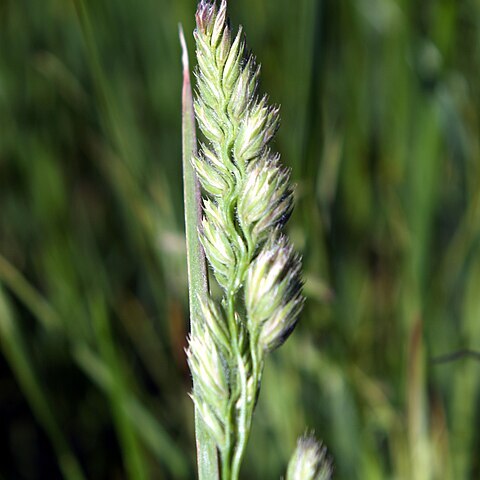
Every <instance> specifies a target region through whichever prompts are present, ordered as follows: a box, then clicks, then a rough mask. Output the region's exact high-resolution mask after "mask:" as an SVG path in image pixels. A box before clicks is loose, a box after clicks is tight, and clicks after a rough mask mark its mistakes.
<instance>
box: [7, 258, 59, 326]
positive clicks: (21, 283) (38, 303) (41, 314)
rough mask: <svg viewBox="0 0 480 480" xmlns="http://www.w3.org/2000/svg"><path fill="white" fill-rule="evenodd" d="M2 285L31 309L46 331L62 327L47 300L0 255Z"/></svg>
mask: <svg viewBox="0 0 480 480" xmlns="http://www.w3.org/2000/svg"><path fill="white" fill-rule="evenodd" d="M0 283H3V284H4V285H6V286H7V287H8V288H9V289H10V290H11V291H12V292H14V293H15V295H16V296H17V297H18V298H19V299H20V300H21V301H22V302H23V303H24V304H25V305H26V306H27V307H28V308H29V309H30V311H31V312H32V313H33V314H34V315H35V316H36V317H37V319H38V320H39V321H40V323H42V325H43V326H44V327H45V329H47V330H48V329H50V328H54V327H60V326H61V324H62V322H61V321H60V319H59V318H58V316H57V314H56V313H55V312H54V311H53V310H52V309H51V308H50V305H49V304H48V303H47V302H46V301H45V299H44V298H43V297H42V296H41V295H39V294H38V292H37V291H36V290H35V289H34V288H32V286H31V285H30V284H29V283H28V282H27V280H26V279H25V278H24V277H23V275H22V274H21V273H20V272H19V271H18V270H17V269H16V268H15V267H14V266H13V265H12V264H11V263H10V262H9V261H8V260H7V259H6V258H5V257H3V255H1V254H0Z"/></svg>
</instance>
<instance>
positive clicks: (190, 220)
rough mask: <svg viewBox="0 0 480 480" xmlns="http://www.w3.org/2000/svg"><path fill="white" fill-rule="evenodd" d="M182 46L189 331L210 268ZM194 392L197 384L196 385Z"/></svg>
mask: <svg viewBox="0 0 480 480" xmlns="http://www.w3.org/2000/svg"><path fill="white" fill-rule="evenodd" d="M180 42H181V44H182V63H183V90H182V147H183V182H184V201H185V234H186V238H187V265H188V292H189V303H190V328H191V330H192V331H194V330H195V328H198V322H199V318H200V305H199V298H201V297H205V296H206V294H207V289H208V284H207V266H206V263H205V255H204V253H203V249H202V246H201V244H200V240H199V238H198V228H199V225H200V219H201V216H202V208H201V196H200V185H199V183H198V180H197V178H196V175H195V172H194V170H193V166H192V163H191V160H192V157H193V156H194V155H195V154H196V152H197V138H196V135H195V116H194V112H193V98H192V87H191V84H190V71H189V64H188V51H187V45H186V42H185V36H184V34H183V29H182V27H181V26H180ZM193 388H194V389H195V385H194V386H193ZM196 410H197V409H195V433H196V442H197V461H198V478H199V479H200V480H215V479H216V478H218V477H219V474H218V459H217V451H216V447H215V443H214V442H213V440H212V439H211V438H210V436H209V435H208V433H207V431H206V428H205V426H204V425H203V421H202V420H201V418H200V415H199V414H198V412H197V411H196Z"/></svg>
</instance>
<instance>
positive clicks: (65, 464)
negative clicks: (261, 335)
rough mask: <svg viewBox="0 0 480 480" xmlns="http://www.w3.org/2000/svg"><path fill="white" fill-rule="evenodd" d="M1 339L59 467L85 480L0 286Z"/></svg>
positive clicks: (70, 478)
mask: <svg viewBox="0 0 480 480" xmlns="http://www.w3.org/2000/svg"><path fill="white" fill-rule="evenodd" d="M0 339H1V344H0V345H1V348H2V350H3V352H4V355H5V358H6V359H7V361H8V363H9V365H10V368H11V369H12V371H13V373H14V375H15V377H16V379H17V381H18V383H19V385H20V388H21V389H22V391H23V393H24V394H25V397H26V398H27V401H28V403H29V405H30V407H31V409H32V411H33V413H34V415H35V416H36V418H37V420H38V421H39V423H40V424H41V425H42V426H43V428H44V429H45V432H46V433H47V435H48V436H49V438H50V441H51V442H52V446H53V449H54V451H55V453H56V455H57V460H58V465H59V467H60V470H61V472H62V474H63V476H64V478H65V479H66V480H84V478H85V477H84V476H83V473H82V470H81V468H80V465H79V464H78V462H77V460H76V458H75V456H74V454H73V453H72V451H71V450H70V448H69V446H68V443H67V441H66V439H65V436H64V435H63V433H62V431H61V430H60V427H59V426H58V423H57V422H56V420H55V416H54V414H53V413H52V410H51V406H50V405H49V402H48V400H47V398H46V396H45V395H44V392H43V391H42V387H41V385H40V383H39V381H38V376H37V375H36V374H35V372H34V368H33V363H32V361H31V359H30V358H29V355H28V353H27V350H26V348H25V345H24V340H23V338H22V333H21V331H20V329H19V328H17V324H16V321H15V319H14V318H13V313H12V311H11V309H10V305H9V304H8V300H7V298H6V296H5V294H4V292H3V289H2V287H1V286H0Z"/></svg>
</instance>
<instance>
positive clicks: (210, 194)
mask: <svg viewBox="0 0 480 480" xmlns="http://www.w3.org/2000/svg"><path fill="white" fill-rule="evenodd" d="M226 10H227V5H226V1H225V0H224V1H222V3H221V5H220V7H219V8H218V9H217V6H216V4H215V3H214V2H210V1H201V2H200V4H199V5H198V9H197V13H196V23H197V28H196V30H195V32H194V37H195V41H196V46H197V52H196V53H197V61H198V69H197V71H196V78H197V85H196V87H197V96H196V100H195V115H196V119H197V121H198V124H199V127H200V130H201V132H202V134H203V136H204V138H205V144H203V145H202V146H201V149H200V153H199V155H198V157H197V158H195V159H193V165H194V167H195V170H196V173H197V176H198V178H199V180H200V183H201V185H202V188H203V191H204V193H205V195H206V197H205V198H204V209H203V213H204V215H203V221H202V225H201V232H200V238H201V242H202V245H203V248H204V251H205V255H206V257H207V259H208V262H209V265H210V267H211V271H212V272H213V275H214V276H215V279H216V280H217V282H218V284H219V285H220V287H221V289H222V291H223V296H222V298H221V300H220V301H215V300H214V299H213V298H209V299H208V300H207V301H206V302H205V301H204V302H203V304H202V313H203V324H202V325H201V328H198V329H195V330H194V331H193V332H192V336H191V338H190V339H189V348H188V361H189V365H190V370H191V372H192V375H193V377H194V380H195V382H194V383H195V386H196V387H195V391H194V394H193V400H194V402H195V404H196V405H197V408H198V411H199V412H200V414H201V415H202V418H203V420H204V422H205V424H206V425H207V428H208V429H209V431H210V433H211V435H212V437H213V438H214V439H215V442H216V444H217V447H218V450H219V453H220V459H221V475H222V478H223V479H224V480H227V479H228V480H230V479H233V480H235V479H237V478H238V476H239V471H240V465H241V461H242V458H243V455H244V452H245V447H246V444H247V440H248V436H249V432H250V427H251V422H252V415H253V410H254V407H255V403H256V400H257V397H258V392H259V389H260V382H261V376H262V371H263V364H264V358H265V355H266V354H267V353H268V352H270V351H272V350H274V349H275V348H277V347H279V346H280V345H281V344H282V343H283V342H284V341H285V340H286V338H287V337H288V336H289V335H290V333H291V332H292V330H293V328H294V327H295V325H296V323H297V320H298V316H299V313H300V311H301V309H302V306H303V296H302V281H301V262H300V259H299V256H298V255H297V254H296V253H295V252H294V250H293V248H292V246H291V245H290V244H289V241H288V239H287V238H286V236H285V235H284V234H282V233H281V230H282V228H283V226H284V225H285V222H286V221H287V220H288V218H289V216H290V214H291V211H292V205H293V190H292V187H291V185H290V172H289V171H288V170H287V169H286V168H284V167H283V166H282V165H281V163H280V158H279V155H278V154H275V153H273V152H271V150H270V148H269V142H270V140H271V139H272V137H273V136H274V135H275V132H276V130H277V128H278V124H279V110H278V107H274V106H270V105H269V104H268V101H267V97H265V96H264V97H259V96H258V95H257V83H258V76H259V71H260V70H259V67H258V66H257V64H256V62H255V59H254V58H253V57H252V56H248V57H247V56H246V54H245V42H244V39H243V34H242V29H241V28H240V29H239V31H238V33H237V35H236V36H235V37H234V38H233V36H232V31H231V29H230V27H229V24H228V21H227V11H226Z"/></svg>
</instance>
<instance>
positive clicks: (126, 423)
mask: <svg viewBox="0 0 480 480" xmlns="http://www.w3.org/2000/svg"><path fill="white" fill-rule="evenodd" d="M90 307H91V316H92V323H93V327H94V330H95V335H96V338H97V342H98V346H99V350H100V352H101V356H102V357H103V359H104V361H105V362H106V364H107V365H108V367H109V369H110V371H111V374H112V386H111V388H110V389H109V390H108V392H107V393H108V396H109V399H110V403H111V407H112V414H113V420H114V423H115V426H116V429H117V434H118V437H119V438H118V440H119V442H120V446H121V448H122V453H123V457H124V460H125V468H126V470H127V472H128V478H130V479H132V480H146V479H147V478H148V475H147V472H146V462H145V461H144V458H143V455H142V452H141V450H140V447H139V444H138V439H137V435H136V433H135V432H134V429H133V425H132V423H131V422H130V420H129V418H128V415H127V412H126V409H125V404H126V402H125V399H126V395H127V392H126V385H125V380H124V378H123V375H122V369H121V365H120V362H119V359H118V355H117V351H116V348H115V345H114V342H113V337H112V331H111V328H110V320H109V318H108V314H107V312H106V310H105V304H104V302H103V299H101V298H94V299H91V301H90Z"/></svg>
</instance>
